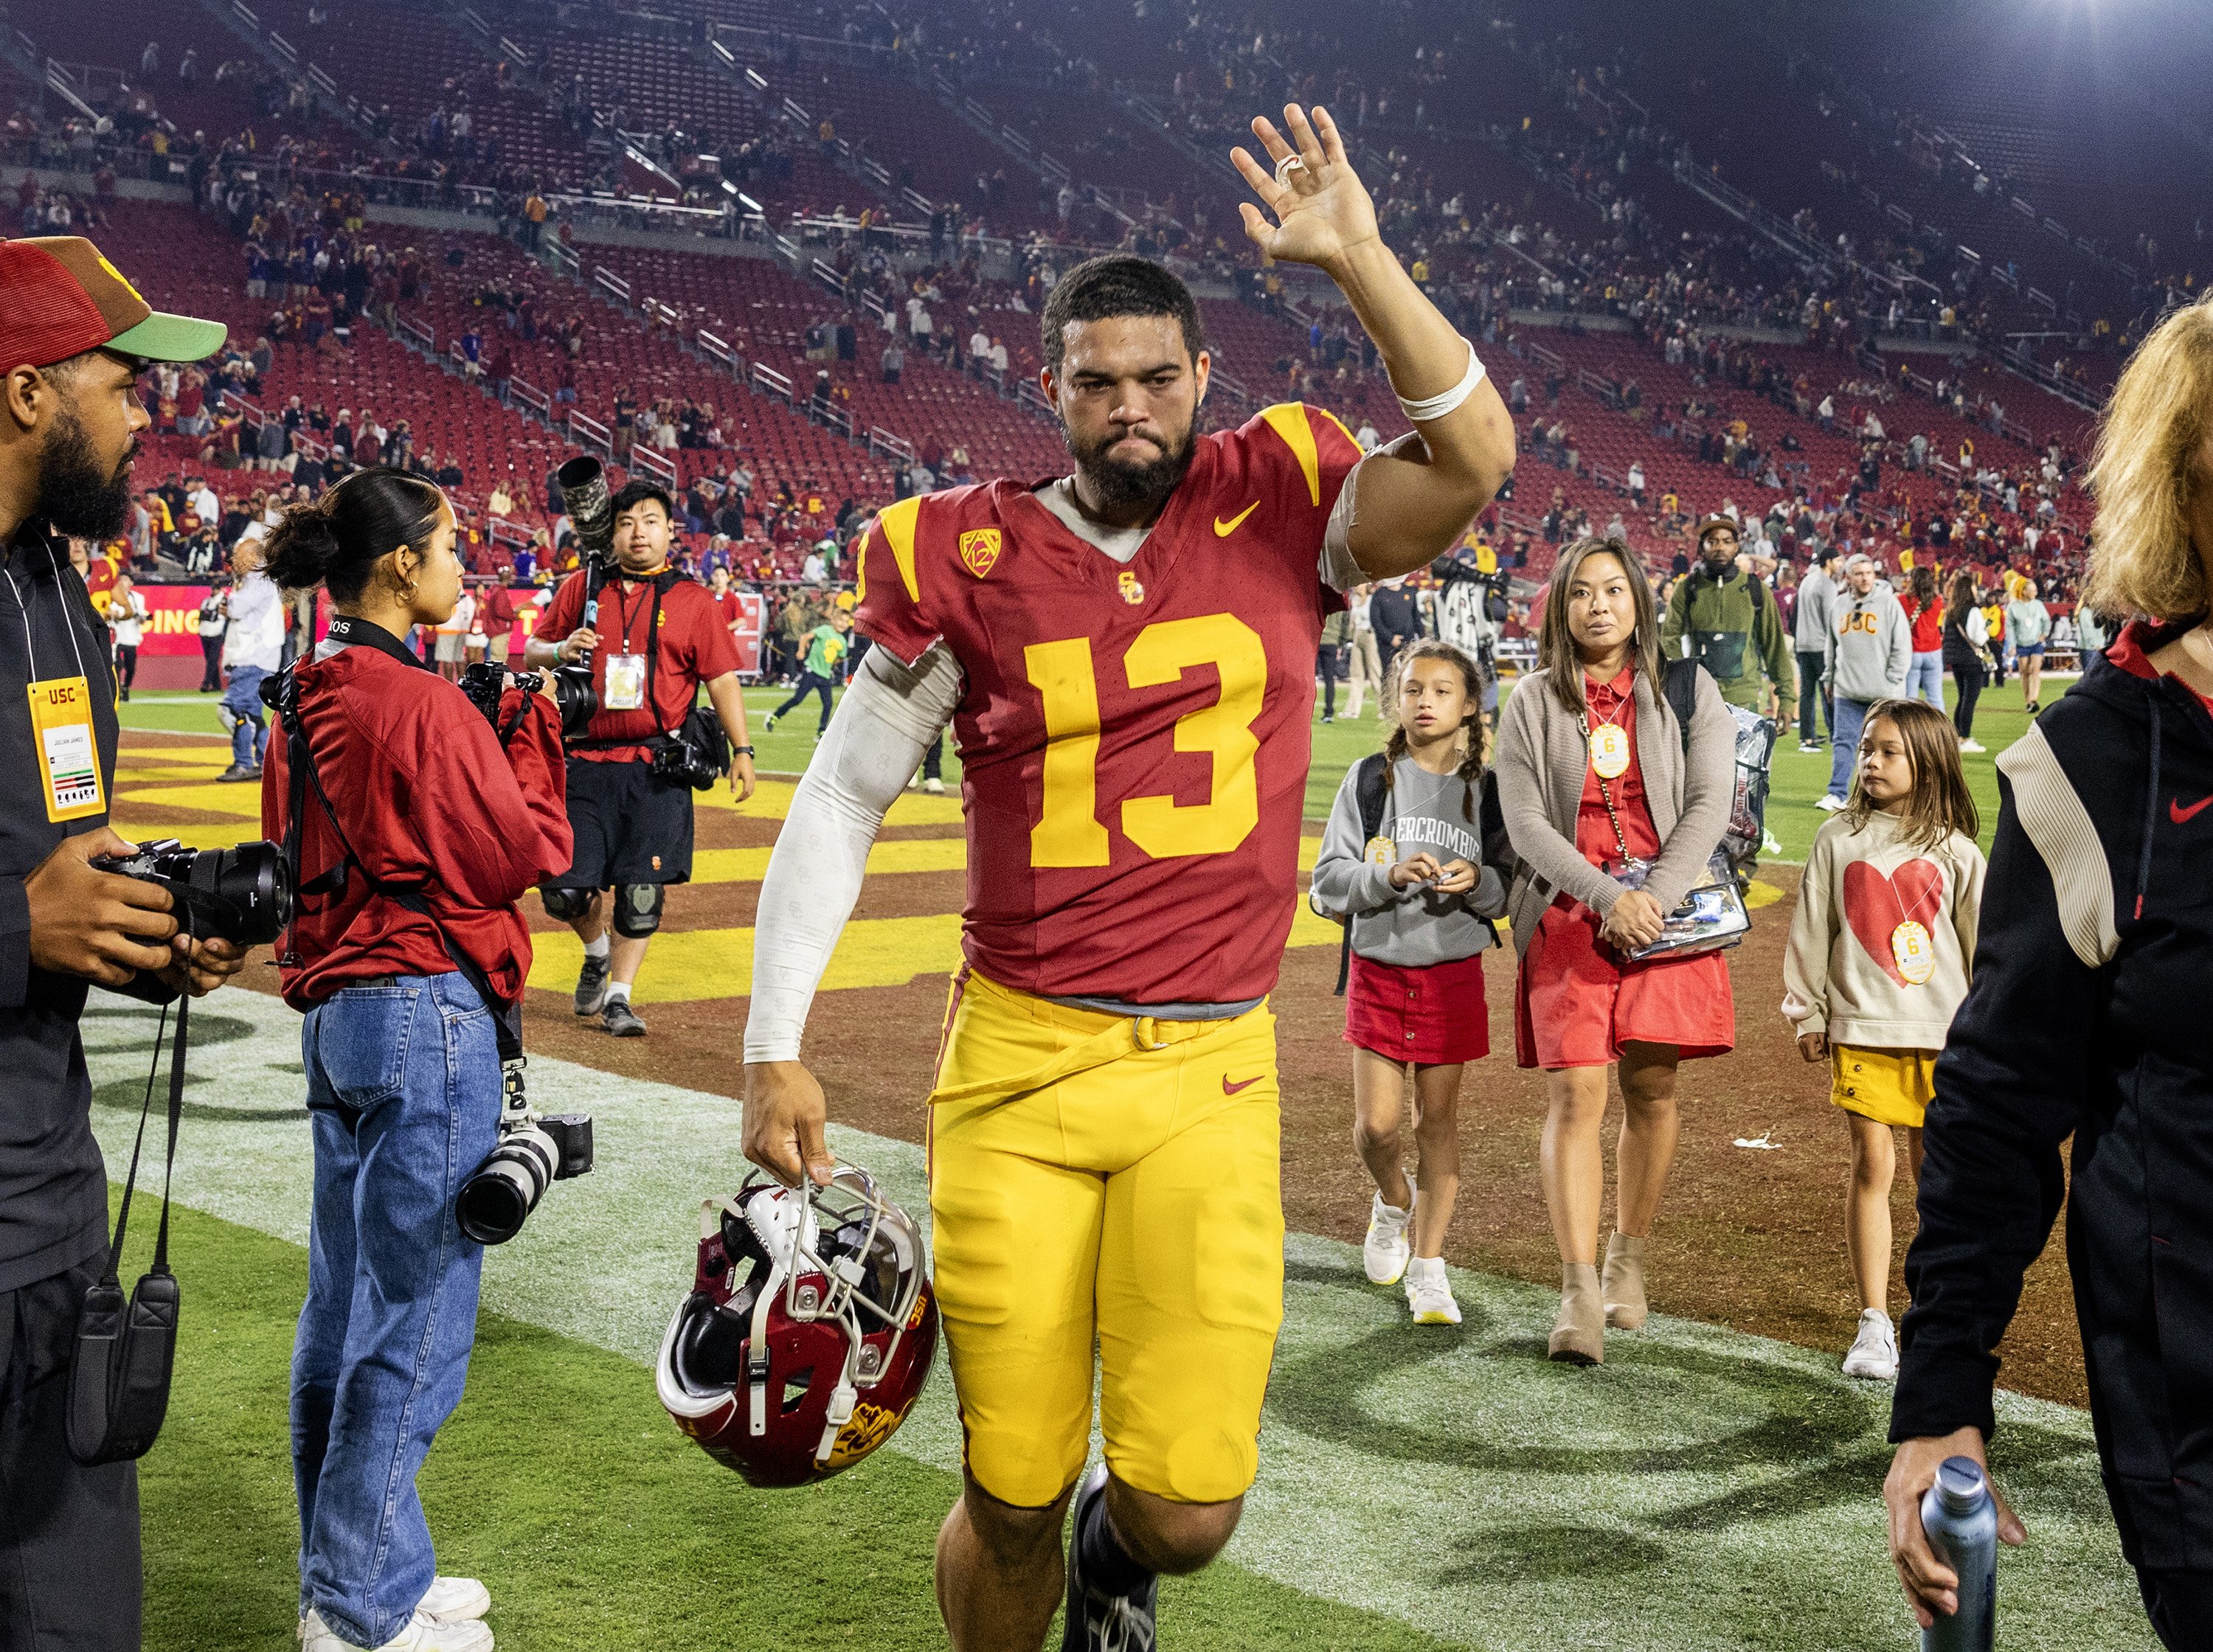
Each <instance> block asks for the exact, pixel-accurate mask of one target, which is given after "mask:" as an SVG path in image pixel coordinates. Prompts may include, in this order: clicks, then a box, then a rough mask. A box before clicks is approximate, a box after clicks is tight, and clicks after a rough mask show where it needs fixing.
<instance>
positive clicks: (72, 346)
mask: <svg viewBox="0 0 2213 1652" xmlns="http://www.w3.org/2000/svg"><path fill="white" fill-rule="evenodd" d="M228 332H229V328H227V327H225V326H223V323H222V322H220V321H198V320H193V319H192V317H191V316H188V315H167V314H163V313H162V312H161V311H160V310H157V309H155V308H154V307H153V306H152V305H151V304H149V303H148V302H146V301H145V300H144V299H143V298H141V297H140V296H138V290H137V288H136V287H134V286H132V285H131V283H129V282H128V281H126V280H125V279H124V277H123V272H122V271H120V270H118V269H117V268H116V267H115V266H114V265H113V264H110V263H109V262H108V261H107V259H105V258H102V257H101V253H100V249H99V248H98V247H94V245H93V244H92V243H91V242H90V241H87V240H85V239H84V237H82V235H40V236H36V237H34V238H31V239H28V240H24V241H0V372H6V371H8V370H9V369H12V368H16V367H51V366H52V365H53V364H54V363H56V362H65V361H67V360H68V359H69V358H70V357H72V356H81V355H82V354H83V353H84V352H85V351H88V350H112V351H114V352H115V353H116V354H117V355H119V356H130V357H136V358H137V359H138V360H140V361H149V362H197V361H199V360H201V359H202V358H203V357H209V356H212V355H214V354H215V352H216V351H218V350H220V349H222V348H223V338H224V337H225V336H226V334H227V333H228Z"/></svg>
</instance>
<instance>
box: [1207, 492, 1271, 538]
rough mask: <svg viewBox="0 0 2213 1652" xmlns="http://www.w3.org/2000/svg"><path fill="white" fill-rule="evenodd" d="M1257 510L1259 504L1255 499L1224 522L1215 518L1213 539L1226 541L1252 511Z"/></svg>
mask: <svg viewBox="0 0 2213 1652" xmlns="http://www.w3.org/2000/svg"><path fill="white" fill-rule="evenodd" d="M1259 508H1260V502H1259V500H1258V499H1255V500H1254V501H1253V503H1251V504H1249V505H1247V506H1246V507H1245V509H1242V510H1241V511H1239V512H1238V513H1237V514H1236V515H1235V516H1232V517H1231V518H1230V519H1229V520H1228V521H1226V522H1225V521H1222V518H1221V517H1219V516H1216V518H1215V519H1214V533H1215V537H1216V539H1228V537H1229V536H1230V535H1231V534H1232V533H1235V532H1236V531H1237V528H1238V525H1239V524H1240V523H1241V522H1242V521H1244V520H1245V519H1246V518H1247V516H1250V515H1252V514H1253V512H1254V511H1256V510H1258V509H1259Z"/></svg>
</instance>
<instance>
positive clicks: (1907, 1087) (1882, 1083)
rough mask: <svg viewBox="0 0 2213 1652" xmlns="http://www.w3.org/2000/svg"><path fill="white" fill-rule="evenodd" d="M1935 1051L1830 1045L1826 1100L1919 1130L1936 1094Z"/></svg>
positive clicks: (1880, 1121) (1877, 1119) (1881, 1121)
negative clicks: (1854, 1047) (1863, 1048)
mask: <svg viewBox="0 0 2213 1652" xmlns="http://www.w3.org/2000/svg"><path fill="white" fill-rule="evenodd" d="M1937 1054H1938V1052H1936V1051H1935V1050H1855V1049H1852V1048H1850V1046H1849V1045H1842V1044H1832V1045H1830V1046H1829V1073H1830V1082H1829V1100H1832V1101H1833V1102H1835V1103H1836V1104H1837V1105H1838V1106H1840V1107H1842V1108H1843V1109H1844V1111H1845V1112H1846V1113H1858V1114H1859V1115H1860V1116H1861V1117H1862V1118H1864V1119H1874V1120H1875V1123H1877V1124H1878V1125H1905V1127H1906V1128H1907V1129H1908V1130H1919V1129H1920V1128H1921V1121H1922V1119H1923V1117H1924V1116H1925V1114H1926V1113H1927V1112H1928V1107H1929V1103H1930V1100H1931V1099H1932V1098H1933V1097H1934V1096H1935V1095H1936V1084H1935V1081H1936V1057H1937Z"/></svg>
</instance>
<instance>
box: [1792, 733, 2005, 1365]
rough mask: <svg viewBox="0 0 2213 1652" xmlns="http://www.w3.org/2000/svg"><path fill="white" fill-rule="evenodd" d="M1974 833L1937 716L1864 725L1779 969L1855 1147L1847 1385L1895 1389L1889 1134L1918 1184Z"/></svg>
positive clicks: (1974, 873)
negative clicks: (1845, 796) (1897, 1138)
mask: <svg viewBox="0 0 2213 1652" xmlns="http://www.w3.org/2000/svg"><path fill="white" fill-rule="evenodd" d="M1978 827H1979V822H1978V819H1977V816H1976V811H1975V804H1974V800H1973V799H1972V797H1971V796H1969V795H1968V791H1967V783H1966V777H1965V775H1964V774H1962V773H1961V771H1960V741H1959V736H1958V735H1957V734H1956V733H1955V732H1954V729H1953V727H1952V725H1951V723H1950V722H1949V721H1948V719H1947V718H1946V716H1944V714H1943V713H1942V711H1941V710H1937V709H1936V708H1935V707H1933V706H1930V705H1929V704H1925V703H1923V702H1921V701H1916V700H1898V699H1887V700H1879V701H1877V702H1876V703H1875V704H1874V705H1873V706H1872V707H1870V708H1869V711H1868V718H1867V725H1866V728H1865V730H1864V732H1863V733H1862V735H1861V737H1860V748H1859V753H1858V757H1857V760H1856V763H1855V765H1854V772H1853V779H1852V791H1851V800H1850V802H1849V803H1848V804H1847V805H1846V807H1845V808H1844V811H1843V813H1841V814H1838V816H1837V817H1836V818H1835V819H1834V820H1830V821H1829V822H1827V823H1826V825H1825V826H1822V828H1821V829H1820V832H1818V833H1816V834H1815V835H1814V847H1813V850H1812V851H1811V852H1810V853H1809V854H1808V856H1807V859H1806V871H1805V875H1804V876H1803V877H1802V878H1801V879H1800V881H1799V885H1798V911H1797V913H1796V916H1795V917H1793V918H1792V920H1791V924H1790V940H1789V947H1788V948H1787V949H1786V950H1785V952H1784V954H1783V1015H1784V1016H1785V1017H1786V1018H1788V1019H1789V1021H1791V1022H1792V1024H1793V1025H1794V1026H1795V1027H1796V1028H1797V1033H1798V1048H1799V1052H1800V1053H1801V1055H1803V1056H1804V1057H1805V1058H1806V1059H1807V1060H1808V1061H1823V1060H1826V1061H1827V1062H1828V1063H1829V1065H1830V1074H1831V1085H1830V1092H1829V1099H1830V1100H1831V1101H1832V1102H1834V1103H1835V1104H1836V1106H1838V1107H1839V1108H1840V1109H1842V1110H1843V1113H1844V1123H1845V1125H1846V1126H1847V1128H1848V1129H1849V1130H1850V1135H1851V1143H1852V1183H1851V1189H1850V1193H1849V1194H1848V1195H1847V1202H1846V1211H1845V1222H1844V1242H1845V1248H1846V1250H1847V1252H1848V1253H1850V1258H1851V1265H1852V1275H1853V1278H1854V1281H1855V1283H1856V1285H1857V1287H1858V1290H1859V1299H1860V1322H1859V1332H1858V1335H1857V1337H1856V1339H1855V1340H1854V1342H1853V1344H1852V1347H1851V1351H1850V1353H1848V1354H1846V1355H1845V1356H1844V1373H1845V1375H1848V1376H1862V1377H1873V1378H1875V1379H1877V1380H1880V1381H1895V1380H1896V1378H1897V1375H1898V1340H1897V1334H1896V1332H1895V1331H1894V1330H1893V1327H1892V1325H1891V1320H1890V1314H1889V1311H1888V1298H1889V1285H1890V1259H1891V1234H1890V1185H1891V1180H1892V1177H1893V1170H1894V1144H1893V1137H1892V1134H1891V1132H1892V1131H1893V1128H1896V1127H1900V1126H1902V1127H1903V1128H1904V1129H1905V1132H1906V1146H1907V1152H1908V1154H1909V1155H1910V1157H1911V1160H1912V1163H1913V1170H1914V1174H1915V1176H1916V1177H1917V1178H1918V1176H1919V1175H1920V1172H1921V1125H1922V1120H1923V1115H1924V1113H1925V1110H1926V1108H1927V1106H1928V1104H1929V1100H1930V1097H1931V1095H1932V1094H1934V1093H1935V1092H1934V1078H1935V1073H1936V1057H1937V1055H1938V1053H1939V1052H1941V1051H1942V1049H1943V1047H1944V1039H1945V1035H1946V1033H1947V1032H1948V1030H1949V1028H1950V1027H1951V1024H1952V1016H1953V1015H1954V1012H1955V1011H1957V1010H1958V1009H1959V1007H1960V1003H1962V1002H1963V1001H1964V1000H1965V999H1966V996H1967V982H1968V977H1969V973H1970V971H1971V969H1972V960H1973V958H1974V954H1975V925H1976V921H1977V917H1978V914H1979V912H1980V910H1981V906H1982V894H1983V871H1984V863H1983V854H1982V850H1979V849H1978V848H1977V847H1976V846H1975V836H1976V832H1977V831H1978Z"/></svg>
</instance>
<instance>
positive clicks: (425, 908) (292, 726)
mask: <svg viewBox="0 0 2213 1652" xmlns="http://www.w3.org/2000/svg"><path fill="white" fill-rule="evenodd" d="M416 664H417V665H418V667H419V666H420V665H421V661H416ZM293 669H294V668H293V667H292V666H287V667H285V668H284V669H283V671H281V672H279V673H278V674H277V677H276V678H275V682H276V684H277V688H276V691H275V692H273V693H265V694H264V696H263V698H265V699H266V700H268V702H269V703H270V704H271V705H273V706H275V707H276V709H277V722H278V723H279V724H280V725H281V726H282V727H283V730H284V766H285V768H286V770H287V771H289V777H290V795H289V796H288V797H287V798H286V800H285V816H284V859H285V861H286V863H288V864H289V865H290V867H291V868H292V874H293V877H294V880H295V882H296V887H297V888H298V892H299V893H300V894H302V895H303V896H304V895H310V894H315V895H321V894H340V893H344V889H345V887H346V881H347V879H348V878H349V877H351V875H353V874H354V873H357V872H358V873H359V874H360V875H361V877H362V881H363V882H364V883H366V884H368V886H369V891H370V893H373V894H379V895H381V896H383V897H384V898H385V899H387V900H389V901H392V902H393V903H394V904H395V905H399V906H401V907H404V908H405V910H407V911H411V912H412V913H414V914H415V915H416V916H417V917H420V918H423V919H424V920H425V921H426V922H428V923H429V924H430V928H431V929H432V930H434V931H435V932H436V935H437V937H438V944H439V945H440V946H442V947H443V948H445V949H446V956H447V957H448V958H449V959H451V960H453V964H454V968H455V969H456V970H458V971H460V976H461V978H462V979H463V980H465V981H466V982H467V983H468V984H470V985H471V986H472V987H473V988H474V989H476V994H477V997H479V998H481V999H482V1000H483V1001H484V1007H485V1009H486V1010H487V1011H488V1012H490V1014H491V1024H492V1033H493V1036H494V1039H496V1041H497V1044H498V1046H499V1061H500V1065H501V1066H502V1067H503V1068H505V1069H507V1070H508V1074H509V1078H508V1082H509V1088H511V1089H513V1090H515V1092H516V1093H517V1094H520V1092H521V1068H522V1064H523V1054H522V1005H521V1003H520V1002H519V1001H517V1002H512V1003H510V1002H509V1000H507V999H505V998H503V997H499V996H498V994H497V993H495V992H494V991H492V990H491V977H489V976H488V975H486V974H485V972H484V971H483V970H482V969H480V968H479V967H478V966H477V962H476V960H474V959H472V958H471V957H470V956H469V955H468V954H466V953H465V952H463V951H462V950H461V949H460V948H459V947H457V946H455V945H454V942H453V939H452V937H451V936H448V934H447V933H446V926H445V925H444V924H441V923H440V922H439V921H438V915H437V914H436V912H434V911H431V910H430V902H429V901H427V900H425V899H424V898H423V892H422V890H421V889H419V888H418V887H414V886H412V885H410V884H399V883H387V882H386V881H384V880H383V879H382V878H380V877H378V876H377V875H376V874H375V873H374V872H372V871H370V870H369V865H368V863H366V862H365V861H363V859H362V857H361V856H359V855H358V854H357V853H356V852H355V850H354V846H353V843H352V840H351V839H350V838H348V837H347V836H346V832H345V827H344V826H341V825H340V824H339V823H338V810H337V809H335V808H332V806H331V798H330V794H329V793H328V792H326V791H325V790H324V789H323V777H322V775H321V773H320V771H318V770H317V769H316V767H315V753H314V748H313V747H310V746H309V745H308V729H307V724H306V722H304V721H303V720H302V716H301V713H300V685H299V682H298V680H297V679H296V678H295V677H294V676H293V674H292V673H293ZM309 788H313V789H314V794H315V802H317V803H318V804H319V805H320V807H321V808H322V811H323V818H324V819H325V820H328V821H329V822H330V823H331V831H332V833H333V834H334V835H335V836H336V837H337V838H338V860H337V862H336V863H333V864H332V866H331V867H330V868H329V869H328V870H326V871H324V872H320V873H318V874H317V875H315V876H314V877H313V878H302V877H301V876H300V875H299V874H300V869H301V868H300V853H301V847H302V835H303V834H302V820H303V817H304V816H305V814H306V812H307V801H308V799H307V794H308V789H309ZM300 906H301V902H299V901H297V900H296V901H294V903H293V905H292V921H293V922H294V923H295V924H296V923H298V922H299V914H300ZM291 940H292V936H291V931H290V930H289V929H288V930H286V931H285V936H284V948H283V952H282V953H281V954H279V956H278V959H277V961H278V962H279V963H283V964H297V962H298V961H299V954H297V953H296V952H295V951H293V949H292V946H291Z"/></svg>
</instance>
